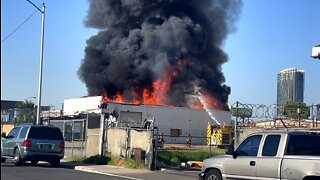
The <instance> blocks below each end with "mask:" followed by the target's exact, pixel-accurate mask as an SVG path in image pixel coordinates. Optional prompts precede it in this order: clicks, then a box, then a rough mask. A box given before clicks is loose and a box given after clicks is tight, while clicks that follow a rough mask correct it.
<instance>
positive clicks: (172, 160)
mask: <svg viewBox="0 0 320 180" xmlns="http://www.w3.org/2000/svg"><path fill="white" fill-rule="evenodd" d="M224 153H225V152H224V150H219V149H217V150H214V151H212V152H211V153H210V152H209V151H204V150H198V151H193V150H191V151H190V150H188V151H186V150H160V151H158V157H157V158H158V161H160V162H163V163H165V164H168V165H180V164H181V162H187V161H203V160H204V159H206V158H208V157H211V156H215V155H219V154H224Z"/></svg>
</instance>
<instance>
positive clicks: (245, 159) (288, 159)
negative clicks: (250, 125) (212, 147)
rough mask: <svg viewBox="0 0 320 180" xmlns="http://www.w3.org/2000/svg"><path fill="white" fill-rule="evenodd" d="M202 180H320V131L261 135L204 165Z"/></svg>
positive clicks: (200, 177)
mask: <svg viewBox="0 0 320 180" xmlns="http://www.w3.org/2000/svg"><path fill="white" fill-rule="evenodd" d="M199 179H201V180H226V179H232V180H235V179H241V180H245V179H261V180H273V179H286V180H289V179H290V180H293V179H294V180H316V179H317V180H320V130H318V131H314V132H312V131H308V132H306V131H303V132H302V131H290V130H289V131H276V130H274V131H270V130H268V131H264V132H259V133H253V134H251V135H249V136H248V137H247V138H246V139H245V140H244V141H242V143H241V144H240V145H239V146H238V148H237V149H236V150H234V148H233V147H230V148H229V149H228V150H227V152H226V155H220V156H214V157H211V158H208V159H205V160H204V161H203V166H202V171H201V173H200V174H199Z"/></svg>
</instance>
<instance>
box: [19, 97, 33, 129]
mask: <svg viewBox="0 0 320 180" xmlns="http://www.w3.org/2000/svg"><path fill="white" fill-rule="evenodd" d="M36 121H37V108H36V105H35V104H34V103H33V102H32V101H28V100H26V101H24V102H18V103H17V117H16V118H15V124H22V123H33V124H36Z"/></svg>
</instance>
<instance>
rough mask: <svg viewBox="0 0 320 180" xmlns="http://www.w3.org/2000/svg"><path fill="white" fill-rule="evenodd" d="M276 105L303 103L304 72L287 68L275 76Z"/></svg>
mask: <svg viewBox="0 0 320 180" xmlns="http://www.w3.org/2000/svg"><path fill="white" fill-rule="evenodd" d="M277 80H278V81H277V82H278V83H277V104H278V105H282V104H284V103H286V102H287V101H293V102H303V94H304V71H303V70H298V69H296V68H289V69H284V70H282V71H280V72H279V73H278V75H277Z"/></svg>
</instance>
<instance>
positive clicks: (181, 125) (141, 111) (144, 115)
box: [63, 96, 231, 144]
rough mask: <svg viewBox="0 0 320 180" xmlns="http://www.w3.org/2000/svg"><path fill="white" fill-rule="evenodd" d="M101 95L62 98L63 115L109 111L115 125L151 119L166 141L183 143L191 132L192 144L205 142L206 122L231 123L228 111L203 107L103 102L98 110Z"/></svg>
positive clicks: (139, 124)
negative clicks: (208, 110) (207, 109)
mask: <svg viewBox="0 0 320 180" xmlns="http://www.w3.org/2000/svg"><path fill="white" fill-rule="evenodd" d="M101 102H103V96H93V97H84V98H73V99H65V100H64V106H63V107H64V108H63V112H64V113H63V114H64V115H73V114H74V113H75V112H79V113H80V112H95V113H102V112H108V113H109V114H111V115H112V116H113V117H115V123H116V126H117V127H130V128H145V127H143V126H144V125H145V122H146V121H148V120H153V121H154V122H153V123H154V126H155V127H157V130H158V132H159V133H163V134H164V136H165V137H164V138H165V142H166V143H185V142H186V138H185V137H186V136H187V135H188V134H189V133H190V134H191V135H192V137H193V139H192V143H193V144H205V143H206V141H207V140H206V135H207V134H206V133H207V132H206V131H207V124H208V123H210V124H213V125H218V124H217V122H218V123H220V124H221V125H230V124H231V113H230V111H223V110H215V109H210V112H211V116H210V115H209V113H207V112H206V110H204V109H192V108H186V107H173V106H172V107H169V106H159V105H158V106H155V105H144V104H127V103H116V102H106V103H103V104H104V105H105V107H103V109H101V108H102V107H101Z"/></svg>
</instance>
